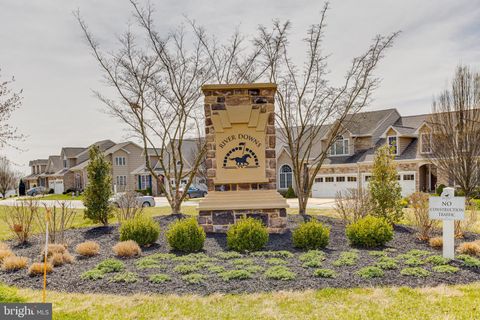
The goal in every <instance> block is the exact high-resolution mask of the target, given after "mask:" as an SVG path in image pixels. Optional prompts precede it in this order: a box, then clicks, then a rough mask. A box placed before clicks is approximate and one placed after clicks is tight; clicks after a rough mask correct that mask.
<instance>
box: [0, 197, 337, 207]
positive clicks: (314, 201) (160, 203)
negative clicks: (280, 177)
mask: <svg viewBox="0 0 480 320" xmlns="http://www.w3.org/2000/svg"><path fill="white" fill-rule="evenodd" d="M62 201H68V202H70V205H71V206H72V208H75V209H84V208H85V206H84V205H83V202H82V201H81V200H62ZM199 201H200V199H192V200H188V201H185V202H183V204H182V205H183V206H186V207H196V206H198V202H199ZM38 202H39V203H40V204H41V205H42V206H43V205H46V206H47V207H53V206H54V205H55V203H57V202H58V201H56V200H38ZM16 203H17V199H5V200H1V201H0V206H14V205H15V204H16ZM287 203H288V204H289V205H290V208H298V200H297V199H287ZM334 205H335V199H331V198H322V199H319V198H310V199H309V200H308V206H307V207H308V208H311V209H332V208H333V207H334ZM155 207H168V201H167V198H165V197H156V198H155Z"/></svg>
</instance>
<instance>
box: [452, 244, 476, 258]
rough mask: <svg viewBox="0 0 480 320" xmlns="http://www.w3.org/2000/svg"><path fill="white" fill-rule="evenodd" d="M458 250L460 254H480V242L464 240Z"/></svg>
mask: <svg viewBox="0 0 480 320" xmlns="http://www.w3.org/2000/svg"><path fill="white" fill-rule="evenodd" d="M457 252H458V253H460V254H468V255H471V256H480V242H479V241H473V242H463V243H461V244H460V245H459V246H458V248H457Z"/></svg>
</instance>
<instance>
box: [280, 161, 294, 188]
mask: <svg viewBox="0 0 480 320" xmlns="http://www.w3.org/2000/svg"><path fill="white" fill-rule="evenodd" d="M292 181H293V173H292V168H291V167H290V166H289V165H288V164H284V165H283V166H282V167H281V168H280V189H288V188H290V187H291V186H292Z"/></svg>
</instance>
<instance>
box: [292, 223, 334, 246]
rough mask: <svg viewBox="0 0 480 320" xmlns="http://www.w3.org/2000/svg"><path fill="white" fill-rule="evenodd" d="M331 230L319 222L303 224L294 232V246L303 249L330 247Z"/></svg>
mask: <svg viewBox="0 0 480 320" xmlns="http://www.w3.org/2000/svg"><path fill="white" fill-rule="evenodd" d="M329 237H330V229H329V228H327V227H325V226H324V225H323V224H322V223H320V222H319V221H317V220H311V221H308V222H303V223H301V224H300V226H298V228H296V229H295V230H294V231H293V234H292V241H293V245H294V246H295V247H297V248H301V249H308V250H313V249H323V248H325V247H326V246H327V245H328V240H329Z"/></svg>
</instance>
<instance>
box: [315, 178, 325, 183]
mask: <svg viewBox="0 0 480 320" xmlns="http://www.w3.org/2000/svg"><path fill="white" fill-rule="evenodd" d="M315 182H323V178H322V177H320V178H315Z"/></svg>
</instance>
